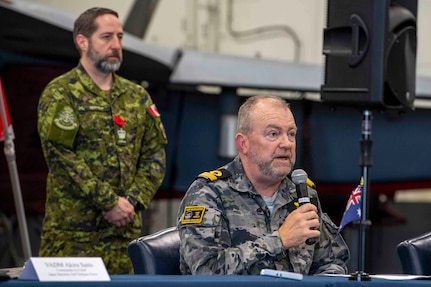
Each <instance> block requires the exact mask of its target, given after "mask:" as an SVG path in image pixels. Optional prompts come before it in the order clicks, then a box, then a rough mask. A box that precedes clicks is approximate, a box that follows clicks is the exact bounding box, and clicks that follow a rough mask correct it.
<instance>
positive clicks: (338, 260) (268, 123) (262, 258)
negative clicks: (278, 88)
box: [178, 96, 349, 275]
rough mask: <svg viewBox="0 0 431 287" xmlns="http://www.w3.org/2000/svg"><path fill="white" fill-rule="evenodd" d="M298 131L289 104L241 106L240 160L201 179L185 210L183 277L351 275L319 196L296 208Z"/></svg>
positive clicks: (272, 101)
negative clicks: (267, 273) (294, 176)
mask: <svg viewBox="0 0 431 287" xmlns="http://www.w3.org/2000/svg"><path fill="white" fill-rule="evenodd" d="M296 133H297V127H296V124H295V119H294V117H293V114H292V112H291V110H290V107H289V104H288V103H286V102H285V100H284V99H282V98H279V97H275V96H255V97H251V98H249V99H247V100H246V101H245V102H244V104H242V105H241V107H240V109H239V112H238V125H237V133H236V135H235V143H236V146H237V148H238V152H239V154H238V156H237V157H236V158H235V159H234V160H233V161H231V162H230V163H228V164H227V165H225V166H223V167H221V168H220V169H217V170H214V171H210V172H204V173H202V174H200V175H199V176H198V177H197V178H196V180H195V181H194V182H193V183H192V184H191V186H190V187H189V189H188V191H187V193H186V195H185V197H184V198H183V200H182V202H181V205H180V207H179V211H178V229H179V234H180V238H181V245H180V256H181V257H180V269H181V272H182V273H183V274H214V275H218V274H219V275H223V274H253V275H256V274H259V273H260V271H261V270H262V269H265V268H268V269H277V270H283V271H289V272H295V273H300V274H303V275H314V274H346V273H347V267H346V264H347V261H348V259H349V250H348V247H347V245H346V243H345V242H344V240H343V238H342V237H341V235H340V234H339V233H337V227H336V226H335V224H334V223H333V222H332V221H331V220H330V218H329V217H328V215H327V214H325V213H323V212H322V210H321V208H320V202H319V200H318V197H317V192H316V191H315V190H314V189H313V188H311V187H305V190H306V191H308V192H309V197H310V199H311V200H310V202H311V203H304V204H298V196H297V190H296V189H297V186H298V185H301V184H303V183H302V182H303V181H299V183H298V182H295V183H296V185H295V183H294V182H292V180H291V179H289V177H288V175H289V174H290V173H291V172H292V169H293V166H294V164H295V159H296V140H295V138H296ZM303 173H304V174H305V172H303ZM300 176H302V175H300ZM305 177H306V174H305ZM301 189H304V188H301ZM300 202H301V201H300Z"/></svg>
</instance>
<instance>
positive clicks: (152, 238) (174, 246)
mask: <svg viewBox="0 0 431 287" xmlns="http://www.w3.org/2000/svg"><path fill="white" fill-rule="evenodd" d="M127 252H128V254H129V257H130V260H131V261H132V264H133V270H134V272H135V274H162V275H181V272H180V236H179V234H178V230H177V228H176V227H169V228H166V229H163V230H160V231H158V232H156V233H153V234H150V235H146V236H142V237H140V238H138V239H135V240H133V241H131V242H130V243H129V246H128V248H127Z"/></svg>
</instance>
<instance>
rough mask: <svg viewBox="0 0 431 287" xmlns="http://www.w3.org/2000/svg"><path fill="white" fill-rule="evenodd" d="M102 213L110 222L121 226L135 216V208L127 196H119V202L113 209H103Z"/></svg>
mask: <svg viewBox="0 0 431 287" xmlns="http://www.w3.org/2000/svg"><path fill="white" fill-rule="evenodd" d="M102 214H103V217H104V218H105V219H106V220H107V221H108V222H109V223H112V224H114V225H115V226H117V227H121V226H125V225H127V224H128V223H129V222H130V221H131V220H132V219H133V218H134V217H135V209H134V208H133V205H131V204H130V202H129V201H128V200H127V199H126V198H124V197H119V198H118V202H117V204H116V205H115V206H114V207H113V208H111V210H108V211H103V212H102Z"/></svg>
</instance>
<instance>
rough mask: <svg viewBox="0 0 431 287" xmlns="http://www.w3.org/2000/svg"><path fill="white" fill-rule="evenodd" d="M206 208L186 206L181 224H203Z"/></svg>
mask: <svg viewBox="0 0 431 287" xmlns="http://www.w3.org/2000/svg"><path fill="white" fill-rule="evenodd" d="M204 213H205V206H186V207H185V208H184V213H183V216H182V217H181V224H191V223H201V222H202V220H203V218H204Z"/></svg>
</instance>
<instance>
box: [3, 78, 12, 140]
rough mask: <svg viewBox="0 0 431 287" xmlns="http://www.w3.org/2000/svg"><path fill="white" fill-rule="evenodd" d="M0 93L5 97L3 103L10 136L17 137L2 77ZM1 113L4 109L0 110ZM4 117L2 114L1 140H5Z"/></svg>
mask: <svg viewBox="0 0 431 287" xmlns="http://www.w3.org/2000/svg"><path fill="white" fill-rule="evenodd" d="M0 93H1V96H2V98H3V105H4V109H5V112H6V121H7V128H8V132H9V136H10V137H11V138H12V139H13V138H15V135H14V133H13V128H12V122H11V120H10V116H9V109H8V108H7V103H6V96H5V94H4V89H3V83H2V81H1V78H0ZM1 113H2V111H1V110H0V115H1ZM2 118H3V117H2V116H0V141H4V140H5V135H4V130H3V129H4V128H3V121H2Z"/></svg>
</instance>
